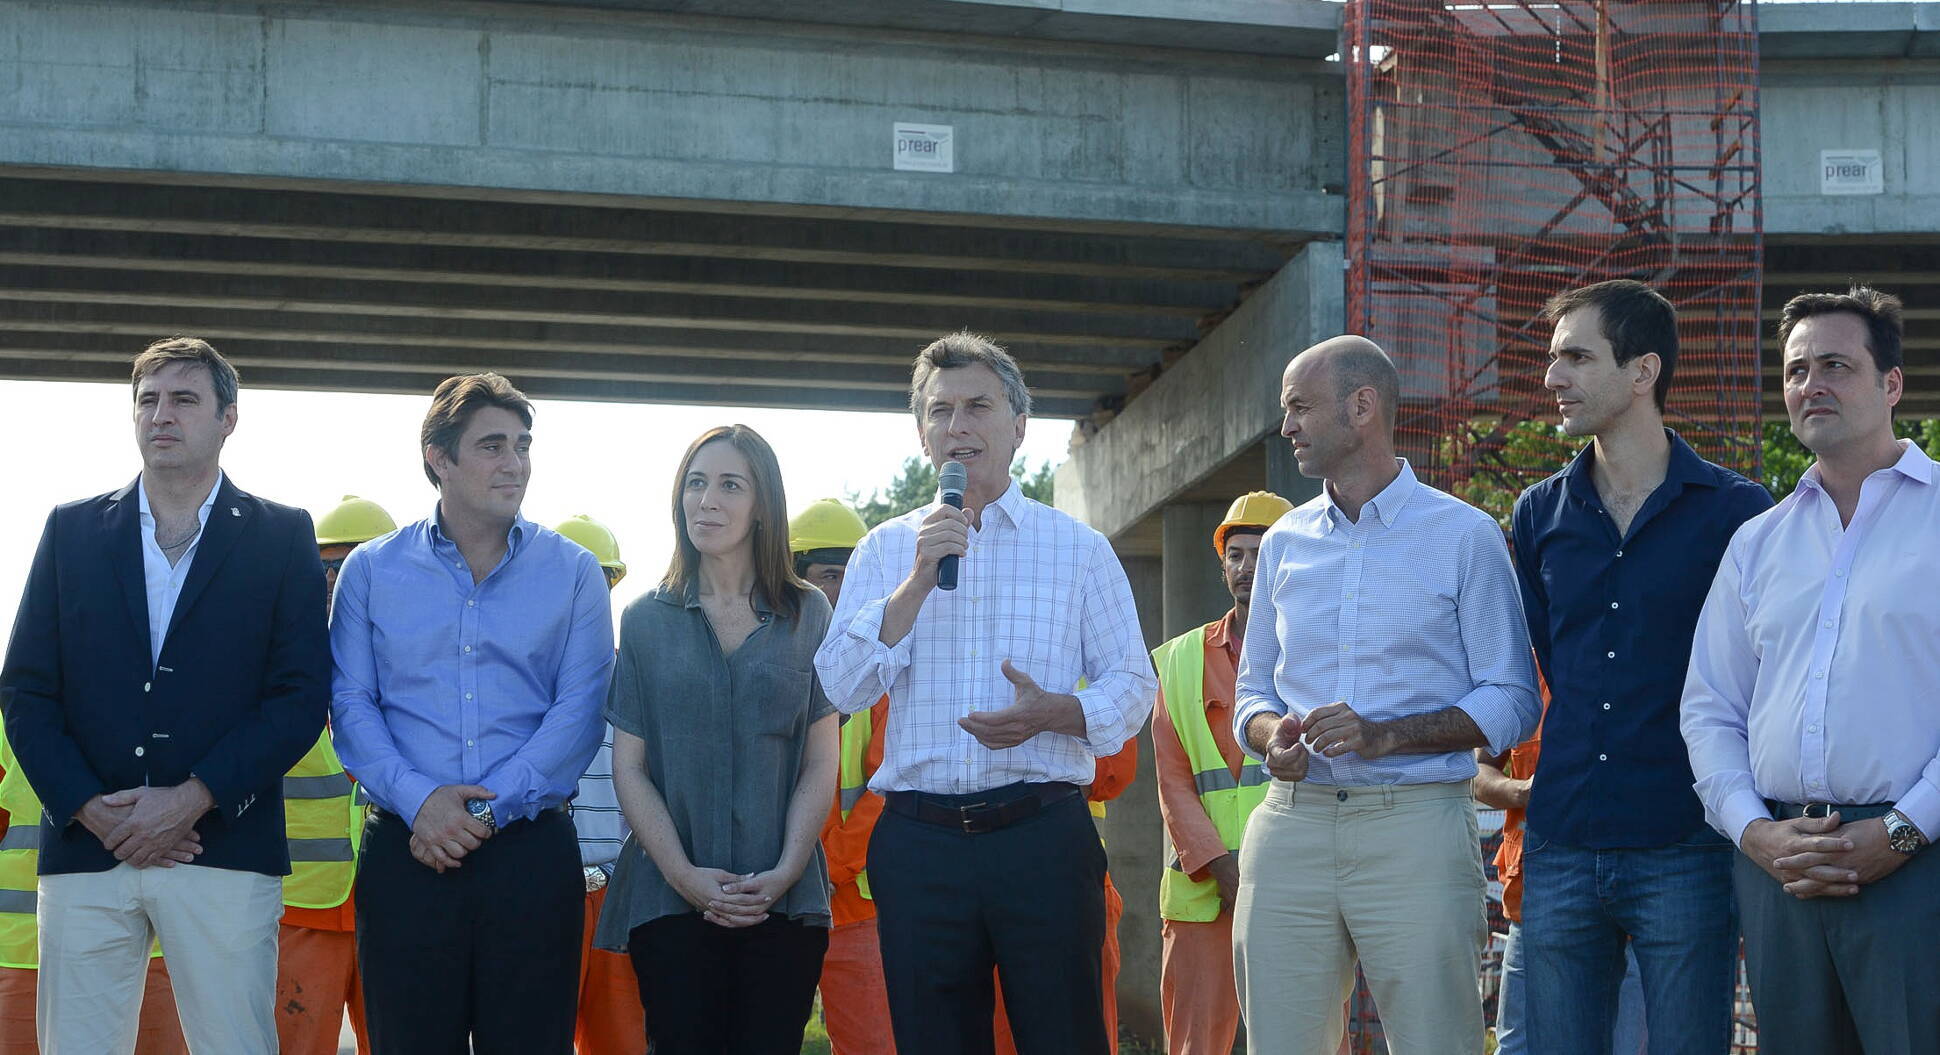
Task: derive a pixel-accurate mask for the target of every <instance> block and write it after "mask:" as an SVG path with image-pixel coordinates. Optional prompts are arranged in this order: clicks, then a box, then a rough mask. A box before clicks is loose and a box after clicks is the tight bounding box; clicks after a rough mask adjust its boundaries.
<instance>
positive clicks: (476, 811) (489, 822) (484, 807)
mask: <svg viewBox="0 0 1940 1055" xmlns="http://www.w3.org/2000/svg"><path fill="white" fill-rule="evenodd" d="M465 810H466V812H468V813H470V814H471V815H472V817H473V819H475V820H477V821H478V823H480V824H483V825H484V826H485V830H486V831H487V832H492V833H496V832H497V831H498V820H497V818H495V817H493V816H492V804H491V803H489V802H487V801H485V800H484V799H466V800H465Z"/></svg>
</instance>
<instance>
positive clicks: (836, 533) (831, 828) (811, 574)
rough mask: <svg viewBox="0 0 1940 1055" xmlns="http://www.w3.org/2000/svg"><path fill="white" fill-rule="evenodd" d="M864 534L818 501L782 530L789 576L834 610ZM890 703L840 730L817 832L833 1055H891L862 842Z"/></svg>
mask: <svg viewBox="0 0 1940 1055" xmlns="http://www.w3.org/2000/svg"><path fill="white" fill-rule="evenodd" d="M868 531H869V529H868V526H867V525H865V524H863V522H862V518H861V517H859V516H857V515H856V514H855V511H854V510H852V509H850V508H849V507H848V506H846V505H843V504H842V503H841V502H838V501H836V500H835V499H833V498H824V499H822V500H821V501H819V502H816V503H814V504H813V505H810V506H809V507H808V508H807V509H804V510H802V511H801V513H800V514H798V515H797V516H796V517H795V519H793V520H791V521H789V523H788V548H789V550H790V551H791V552H793V553H794V555H795V574H797V575H799V576H801V577H802V578H803V579H805V580H807V582H808V583H809V585H811V586H814V587H815V588H817V589H819V590H821V591H822V593H823V594H824V595H826V596H827V597H828V599H829V604H830V605H831V606H833V605H834V604H835V603H836V601H837V600H838V599H839V598H840V597H841V596H842V576H843V573H844V571H845V570H846V569H847V567H848V563H849V556H850V555H851V554H852V553H854V552H855V547H856V543H858V542H861V541H862V536H863V535H865V534H868ZM888 716H889V697H888V696H887V695H884V696H883V697H882V698H881V699H879V700H877V701H876V703H875V705H874V706H872V707H870V708H869V709H868V710H866V711H862V712H860V713H858V714H855V715H853V716H851V717H849V718H847V719H844V721H843V723H842V765H841V769H840V770H839V771H838V774H837V778H836V789H835V801H834V802H833V803H831V804H830V805H829V816H828V820H827V821H825V822H823V824H822V851H823V854H824V855H825V856H826V857H827V858H828V863H829V882H830V883H831V884H832V885H833V886H834V888H835V893H834V895H833V896H832V897H831V898H830V899H829V914H830V916H831V922H832V923H833V926H832V927H831V928H830V930H829V950H828V954H827V955H826V956H824V957H823V958H822V1020H823V1023H824V1024H825V1025H826V1026H827V1027H828V1034H829V1046H830V1047H831V1048H832V1049H833V1050H834V1052H835V1055H895V1051H896V1039H895V1037H894V1036H893V1035H891V1033H890V1029H889V994H888V991H887V990H885V989H884V988H883V979H882V950H881V948H880V947H879V946H878V945H877V944H876V907H875V905H874V903H873V902H872V901H871V900H870V897H869V876H868V873H867V872H865V871H864V869H863V866H864V864H865V863H867V861H868V856H869V836H870V834H871V833H872V832H874V831H875V828H876V818H878V817H880V816H882V796H881V795H878V794H876V793H875V792H873V791H870V790H869V787H868V785H869V777H870V776H871V775H873V774H874V773H875V771H876V767H877V766H879V765H881V764H882V738H883V730H884V729H885V728H886V727H887V726H888Z"/></svg>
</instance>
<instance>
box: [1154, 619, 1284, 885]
mask: <svg viewBox="0 0 1940 1055" xmlns="http://www.w3.org/2000/svg"><path fill="white" fill-rule="evenodd" d="M1152 659H1153V661H1154V662H1156V663H1157V665H1158V671H1159V688H1160V690H1161V691H1163V692H1164V694H1165V713H1166V716H1167V717H1169V718H1171V719H1172V728H1173V729H1174V730H1175V731H1176V732H1177V733H1178V734H1179V744H1180V746H1182V747H1184V748H1185V752H1186V760H1187V761H1188V762H1190V763H1191V764H1192V783H1193V786H1194V787H1195V789H1196V790H1197V791H1198V792H1199V805H1200V806H1201V807H1203V808H1204V809H1205V811H1206V816H1207V817H1208V818H1210V819H1211V820H1212V823H1213V828H1214V830H1216V831H1217V832H1219V838H1220V840H1221V841H1222V842H1224V843H1225V844H1226V849H1228V850H1238V849H1239V843H1240V837H1241V836H1243V835H1245V834H1246V818H1247V817H1248V816H1250V815H1251V814H1252V813H1253V809H1254V807H1256V806H1258V805H1259V804H1260V803H1261V802H1262V801H1263V800H1265V798H1266V788H1267V784H1268V782H1269V781H1270V780H1271V779H1272V778H1271V777H1269V776H1268V775H1267V773H1266V771H1265V770H1264V769H1263V768H1262V767H1261V766H1260V765H1259V763H1257V762H1252V761H1248V762H1247V764H1246V765H1245V767H1244V768H1242V769H1241V770H1240V776H1239V779H1237V780H1235V779H1233V771H1232V769H1231V767H1229V766H1227V764H1226V757H1225V756H1224V755H1222V754H1220V753H1219V743H1218V741H1216V740H1214V739H1213V735H1212V727H1211V726H1209V725H1207V724H1206V628H1205V627H1203V626H1202V627H1199V628H1198V629H1196V630H1190V631H1187V632H1186V633H1183V634H1180V635H1179V636H1178V637H1175V638H1173V639H1172V640H1170V641H1167V642H1166V643H1165V644H1163V645H1160V646H1159V647H1157V648H1155V649H1153V650H1152ZM1159 915H1160V916H1162V917H1164V918H1166V919H1172V920H1181V921H1185V922H1190V923H1210V922H1212V921H1213V920H1216V919H1218V918H1219V884H1218V882H1217V881H1215V880H1213V879H1212V878H1211V877H1207V878H1205V879H1201V880H1198V881H1196V882H1195V881H1194V880H1193V879H1192V877H1190V876H1188V875H1186V873H1185V871H1184V868H1183V866H1182V865H1181V864H1180V861H1179V854H1178V851H1177V850H1176V849H1175V850H1174V851H1173V854H1172V860H1171V862H1170V863H1169V864H1168V865H1167V867H1166V870H1165V874H1164V876H1162V877H1161V878H1160V879H1159Z"/></svg>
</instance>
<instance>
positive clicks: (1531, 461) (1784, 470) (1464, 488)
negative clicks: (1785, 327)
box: [1439, 419, 1940, 529]
mask: <svg viewBox="0 0 1940 1055" xmlns="http://www.w3.org/2000/svg"><path fill="white" fill-rule="evenodd" d="M1893 431H1894V433H1895V434H1897V435H1898V436H1900V437H1901V438H1902V439H1910V440H1912V441H1913V442H1915V443H1917V444H1919V445H1920V446H1921V447H1922V448H1923V449H1925V450H1926V452H1927V453H1928V454H1933V455H1936V456H1940V419H1928V420H1926V421H1896V422H1894V423H1893ZM1762 438H1763V450H1762V451H1761V454H1762V457H1763V465H1764V473H1763V476H1764V479H1763V481H1762V482H1763V483H1764V485H1765V489H1766V490H1768V491H1770V492H1771V493H1772V497H1773V498H1775V499H1782V498H1784V497H1785V496H1786V495H1789V494H1791V493H1792V489H1793V488H1794V487H1796V486H1798V482H1799V477H1800V476H1802V475H1804V473H1805V470H1806V469H1808V468H1810V467H1811V465H1812V460H1813V456H1812V452H1811V451H1809V450H1807V449H1806V448H1805V445H1804V444H1802V443H1800V442H1799V441H1798V438H1797V437H1796V436H1793V435H1792V430H1791V428H1790V426H1788V425H1787V424H1786V423H1785V422H1782V421H1778V422H1772V421H1768V422H1766V423H1765V424H1764V426H1763V437H1762ZM1585 442H1586V441H1584V440H1579V439H1576V438H1575V437H1571V436H1566V435H1564V434H1563V430H1562V428H1561V427H1560V426H1557V425H1552V424H1550V423H1548V422H1544V421H1534V420H1531V421H1522V422H1517V423H1516V424H1514V425H1505V424H1503V423H1501V422H1496V421H1491V420H1488V419H1476V420H1474V421H1470V422H1468V423H1467V424H1465V425H1463V426H1462V427H1461V428H1459V429H1457V430H1456V431H1455V432H1453V433H1450V434H1449V435H1446V436H1443V437H1442V441H1441V447H1440V451H1439V453H1440V455H1441V458H1442V464H1444V465H1450V466H1454V467H1455V469H1456V475H1457V476H1458V477H1459V478H1461V479H1462V483H1461V484H1460V485H1459V486H1457V487H1456V488H1455V494H1456V497H1458V498H1461V499H1463V500H1464V501H1467V502H1468V503H1470V504H1471V505H1474V506H1476V507H1477V508H1479V509H1481V510H1483V511H1484V512H1487V513H1488V514H1489V515H1490V516H1493V517H1495V519H1496V521H1497V522H1498V523H1500V524H1501V525H1502V526H1503V527H1504V528H1505V529H1506V528H1507V527H1508V526H1509V513H1510V511H1511V510H1513V509H1514V508H1515V504H1516V496H1517V495H1519V494H1521V493H1522V491H1523V489H1524V488H1526V487H1528V486H1529V485H1530V484H1533V483H1535V482H1537V481H1539V480H1541V479H1543V478H1544V477H1547V476H1549V475H1550V474H1551V473H1554V472H1556V471H1558V470H1560V469H1561V468H1563V466H1565V465H1567V464H1569V460H1570V459H1571V458H1574V457H1575V456H1576V452H1577V451H1578V450H1581V449H1582V447H1583V444H1584V443H1585Z"/></svg>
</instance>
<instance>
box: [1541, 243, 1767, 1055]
mask: <svg viewBox="0 0 1940 1055" xmlns="http://www.w3.org/2000/svg"><path fill="white" fill-rule="evenodd" d="M1543 314H1544V317H1545V318H1547V319H1549V320H1551V321H1552V322H1553V323H1554V324H1555V329H1554V332H1553V334H1552V337H1551V340H1550V352H1549V367H1548V370H1547V372H1546V373H1545V374H1544V377H1543V384H1544V386H1545V387H1547V388H1548V389H1549V390H1550V392H1551V393H1553V394H1554V395H1555V398H1556V405H1557V409H1558V410H1559V411H1560V412H1561V414H1562V419H1563V430H1564V431H1565V432H1567V433H1569V434H1570V435H1572V436H1588V437H1591V443H1590V445H1589V446H1588V447H1586V448H1584V450H1583V452H1582V453H1581V454H1579V455H1577V456H1576V458H1575V459H1573V460H1572V461H1571V462H1570V464H1569V465H1568V466H1567V467H1566V468H1564V469H1563V471H1561V472H1559V473H1557V474H1556V475H1555V476H1552V477H1550V478H1549V479H1547V480H1544V481H1543V482H1542V483H1539V484H1537V485H1536V486H1534V487H1531V488H1530V489H1529V490H1528V491H1526V492H1524V493H1523V495H1522V497H1521V498H1520V499H1518V500H1517V502H1516V508H1515V514H1514V520H1513V525H1512V527H1513V532H1514V540H1513V546H1514V550H1515V554H1516V573H1517V576H1518V577H1519V578H1520V580H1521V582H1522V599H1523V609H1524V612H1525V614H1526V615H1527V616H1528V619H1529V637H1530V640H1531V641H1532V642H1533V644H1534V645H1535V649H1536V659H1537V662H1538V663H1539V664H1540V665H1541V667H1542V672H1543V675H1544V676H1545V677H1546V678H1547V679H1548V682H1549V686H1550V705H1549V711H1548V715H1547V717H1546V718H1545V719H1544V727H1543V753H1542V758H1541V761H1540V762H1538V763H1537V767H1536V774H1535V784H1534V786H1533V787H1532V788H1531V790H1530V799H1529V808H1528V817H1527V822H1526V823H1527V834H1526V836H1525V841H1524V849H1523V882H1524V887H1523V908H1522V912H1523V920H1522V940H1523V942H1524V943H1525V962H1527V963H1528V964H1529V967H1528V981H1527V983H1526V984H1527V994H1528V1030H1529V1049H1530V1050H1531V1051H1539V1052H1543V1053H1544V1055H1571V1053H1575V1052H1585V1053H1591V1055H1607V1053H1608V1052H1609V1050H1610V1024H1611V1019H1612V1016H1613V1015H1614V1013H1615V1010H1616V1005H1617V988H1618V984H1619V982H1620V981H1621V979H1622V977H1623V973H1624V943H1625V942H1626V941H1628V942H1629V943H1630V944H1631V946H1632V948H1633V949H1634V951H1635V953H1636V956H1637V962H1638V966H1639V968H1640V971H1641V974H1642V976H1643V985H1644V1008H1645V1019H1646V1021H1647V1023H1648V1028H1649V1030H1650V1034H1651V1042H1650V1050H1651V1051H1652V1053H1653V1055H1658V1053H1663V1052H1690V1053H1693V1055H1696V1053H1700V1052H1701V1053H1705V1055H1716V1053H1719V1052H1723V1051H1725V1050H1726V1049H1727V1048H1728V1046H1729V1041H1730V1027H1731V1014H1730V1013H1731V998H1732V992H1733V987H1734V984H1735V981H1736V964H1737V925H1736V919H1735V910H1734V907H1733V901H1732V893H1731V869H1732V846H1731V843H1729V842H1728V841H1726V840H1724V839H1722V838H1720V837H1719V836H1718V835H1717V833H1716V832H1714V831H1712V830H1711V828H1710V827H1709V826H1708V825H1707V824H1706V823H1705V820H1704V810H1703V807H1702V806H1701V805H1700V804H1699V802H1698V799H1697V795H1696V794H1695V793H1694V792H1693V791H1692V788H1691V784H1692V777H1691V766H1690V760H1689V756H1688V754H1687V753H1686V751H1685V749H1684V743H1683V738H1682V736H1681V734H1680V732H1679V730H1678V700H1679V698H1680V697H1681V695H1682V690H1683V683H1684V670H1685V667H1686V666H1687V665H1688V664H1689V662H1690V655H1691V638H1692V634H1693V633H1694V631H1695V630H1696V626H1697V617H1698V611H1699V610H1700V608H1702V606H1703V604H1704V597H1705V593H1706V591H1707V590H1708V589H1709V588H1710V585H1711V579H1712V577H1713V576H1714V575H1715V574H1716V572H1717V567H1718V561H1719V560H1720V559H1721V558H1722V557H1723V554H1724V549H1725V545H1726V544H1727V543H1728V542H1730V540H1731V536H1732V533H1733V532H1735V531H1736V530H1737V528H1738V525H1739V524H1742V523H1744V522H1745V521H1746V520H1748V519H1750V518H1751V517H1753V516H1755V515H1757V514H1758V513H1760V512H1762V511H1764V510H1765V509H1767V508H1769V507H1770V506H1771V504H1772V501H1771V497H1770V496H1769V495H1768V494H1766V492H1765V490H1764V488H1762V487H1759V486H1758V485H1757V484H1754V483H1752V482H1751V481H1749V480H1746V479H1745V478H1744V477H1742V476H1739V475H1738V474H1736V473H1734V472H1731V471H1730V470H1728V469H1724V468H1721V467H1719V466H1717V465H1713V464H1711V463H1710V462H1707V461H1705V460H1704V459H1702V458H1700V457H1698V455H1697V453H1696V452H1695V451H1693V450H1692V449H1691V448H1690V446H1689V445H1688V444H1686V443H1685V442H1684V440H1683V439H1682V438H1680V437H1679V436H1678V435H1677V434H1676V433H1675V432H1672V431H1671V430H1670V429H1667V428H1665V427H1664V417H1663V415H1664V399H1665V396H1666V394H1667V393H1668V392H1669V390H1670V383H1671V375H1672V372H1673V370H1674V369H1675V367H1676V365H1677V315H1676V311H1675V310H1674V309H1673V308H1672V307H1671V305H1670V302H1668V301H1666V300H1665V299H1664V298H1663V297H1662V296H1659V295H1658V294H1657V293H1656V292H1654V291H1653V290H1651V289H1650V288H1649V287H1648V286H1645V285H1643V284H1642V283H1638V282H1631V281H1628V280H1617V281H1612V282H1603V283H1599V284H1597V285H1594V286H1588V287H1585V288H1582V289H1577V290H1571V291H1569V292H1566V293H1563V294H1561V295H1560V296H1558V297H1556V298H1555V299H1554V300H1552V301H1550V303H1549V304H1548V305H1547V306H1546V307H1545V308H1544V311H1543Z"/></svg>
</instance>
